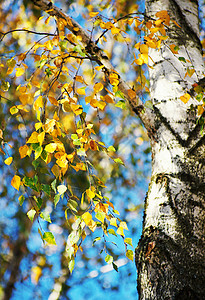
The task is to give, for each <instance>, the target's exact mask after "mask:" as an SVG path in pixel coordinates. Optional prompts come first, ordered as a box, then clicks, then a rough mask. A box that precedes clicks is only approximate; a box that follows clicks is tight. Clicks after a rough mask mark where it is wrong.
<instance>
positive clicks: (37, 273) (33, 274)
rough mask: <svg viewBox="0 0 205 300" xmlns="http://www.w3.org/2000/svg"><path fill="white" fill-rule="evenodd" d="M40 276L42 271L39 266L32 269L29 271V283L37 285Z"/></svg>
mask: <svg viewBox="0 0 205 300" xmlns="http://www.w3.org/2000/svg"><path fill="white" fill-rule="evenodd" d="M41 275H42V269H41V268H40V267H39V266H36V267H33V268H32V269H31V281H32V283H34V284H37V283H38V281H39V278H40V277H41Z"/></svg>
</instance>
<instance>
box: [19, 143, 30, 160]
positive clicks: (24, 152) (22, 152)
mask: <svg viewBox="0 0 205 300" xmlns="http://www.w3.org/2000/svg"><path fill="white" fill-rule="evenodd" d="M28 150H29V147H28V146H27V145H24V146H21V147H20V148H19V153H20V156H21V158H24V157H26V155H27V153H28Z"/></svg>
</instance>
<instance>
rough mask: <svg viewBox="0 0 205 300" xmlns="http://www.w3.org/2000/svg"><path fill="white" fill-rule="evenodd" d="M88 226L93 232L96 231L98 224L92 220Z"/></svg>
mask: <svg viewBox="0 0 205 300" xmlns="http://www.w3.org/2000/svg"><path fill="white" fill-rule="evenodd" d="M88 227H89V229H90V230H91V231H92V232H94V231H95V229H96V227H97V225H96V223H95V221H93V220H91V221H90V223H89V224H88Z"/></svg>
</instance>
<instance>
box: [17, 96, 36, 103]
mask: <svg viewBox="0 0 205 300" xmlns="http://www.w3.org/2000/svg"><path fill="white" fill-rule="evenodd" d="M19 100H20V101H21V103H22V104H23V105H26V104H32V103H33V95H32V94H22V95H20V96H19Z"/></svg>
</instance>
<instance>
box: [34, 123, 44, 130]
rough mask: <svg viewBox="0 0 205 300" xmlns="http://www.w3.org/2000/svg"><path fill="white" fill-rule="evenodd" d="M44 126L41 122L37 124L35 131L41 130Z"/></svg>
mask: <svg viewBox="0 0 205 300" xmlns="http://www.w3.org/2000/svg"><path fill="white" fill-rule="evenodd" d="M42 125H43V124H42V123H41V122H38V123H36V124H35V129H36V130H38V129H40V128H41V127H42Z"/></svg>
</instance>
